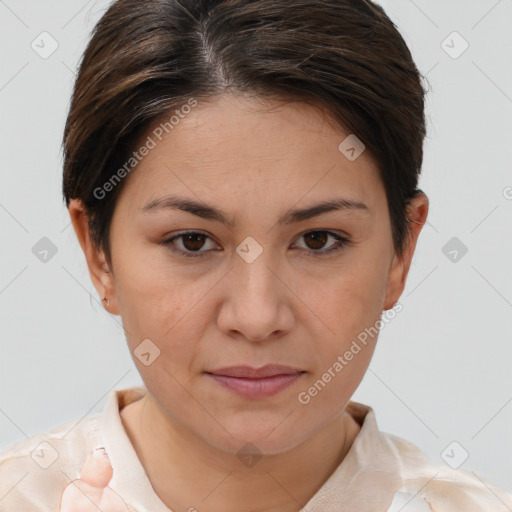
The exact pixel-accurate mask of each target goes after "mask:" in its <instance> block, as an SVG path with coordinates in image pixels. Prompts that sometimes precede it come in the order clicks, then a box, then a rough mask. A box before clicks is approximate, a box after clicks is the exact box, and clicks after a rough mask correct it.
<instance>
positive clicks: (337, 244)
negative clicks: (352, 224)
mask: <svg viewBox="0 0 512 512" xmlns="http://www.w3.org/2000/svg"><path fill="white" fill-rule="evenodd" d="M301 238H303V239H304V241H305V243H306V250H307V252H308V253H310V255H311V256H327V255H329V254H331V253H335V252H337V251H340V250H341V249H344V248H345V246H346V245H350V240H349V239H348V238H345V237H343V236H341V235H338V234H337V233H333V232H332V231H325V230H324V231H322V230H317V231H308V232H307V233H304V234H302V235H301ZM329 238H332V239H334V243H333V244H331V245H329V246H328V248H327V249H324V250H322V248H323V247H324V246H325V245H326V244H327V243H328V240H329Z"/></svg>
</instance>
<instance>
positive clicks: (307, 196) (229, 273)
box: [69, 94, 428, 512]
mask: <svg viewBox="0 0 512 512" xmlns="http://www.w3.org/2000/svg"><path fill="white" fill-rule="evenodd" d="M263 107H272V110H268V108H263ZM165 118H166V119H168V116H165ZM160 121H161V120H156V121H155V122H154V123H153V125H152V126H151V127H149V129H148V131H147V133H146V134H144V136H143V137H142V138H141V143H143V141H145V140H146V137H147V135H149V134H151V132H152V130H153V129H154V128H155V127H156V126H158V124H159V122H160ZM329 121H330V118H329V117H328V116H327V115H326V114H325V113H324V112H321V111H319V110H318V109H314V108H313V107H311V106H309V105H306V104H303V103H292V104H283V103H282V102H277V101H275V100H271V99H269V98H267V99H266V100H265V103H263V101H262V100H259V101H258V100H255V99H254V98H249V97H246V96H242V95H234V94H225V95H223V96H221V97H217V98H215V99H212V100H209V101H208V102H205V101H201V102H199V103H198V105H197V106H196V107H195V108H194V109H193V110H192V112H191V113H190V114H188V115H187V116H186V117H185V118H184V119H182V120H181V121H180V122H179V124H178V125H176V126H175V127H174V129H173V130H172V132H170V133H169V135H166V137H165V138H164V139H163V140H162V141H161V142H159V143H158V144H157V146H156V147H155V148H154V149H152V150H151V151H150V152H149V154H148V155H147V156H146V157H144V159H143V160H142V161H141V162H140V163H139V164H138V166H137V168H136V170H134V171H132V172H131V174H129V175H128V176H127V177H126V178H124V179H126V180H127V181H126V183H124V188H123V190H122V192H121V194H120V196H119V199H118V204H117V205H116V209H115V211H114V216H113V221H112V226H111V231H110V236H111V247H112V266H111V267H110V273H105V272H104V269H105V268H107V262H106V260H105V256H104V254H103V253H102V251H100V250H98V249H97V248H95V247H94V245H93V244H92V243H91V238H90V233H89V229H88V225H87V217H86V214H85V212H84V209H83V207H82V205H81V204H80V202H78V201H73V202H72V203H71V204H70V207H69V213H70V216H71V220H72V222H73V226H74V229H75V232H76V234H77V237H78V240H79V242H80V244H81V247H82V249H83V251H84V254H85V256H86V260H87V264H88V268H89V272H90V275H91V279H92V281H93V283H94V286H95V287H96V289H97V291H98V294H99V295H100V297H101V298H103V297H108V298H110V305H109V306H106V307H107V309H108V311H109V312H110V313H111V314H114V315H120V316H121V317H122V321H123V325H124V328H125V332H126V338H127V342H128V345H129V348H130V351H131V352H132V354H133V351H134V350H135V349H136V348H137V346H138V345H139V344H140V343H141V341H142V340H144V339H147V338H149V339H151V340H152V342H153V343H154V344H155V345H156V346H158V348H159V350H160V356H159V357H158V358H156V359H155V360H154V361H153V362H152V363H151V364H150V365H149V366H145V365H144V364H142V363H141V362H140V361H139V359H138V358H137V357H134V362H135V364H136V366H137V368H138V370H139V372H140V374H141V377H142V379H143V381H144V384H145V386H146V387H147V389H148V391H149V393H148V394H147V395H146V397H145V398H143V399H141V400H139V401H137V402H134V403H132V404H130V405H128V406H127V407H125V408H124V409H123V410H122V411H121V418H122V421H123V424H124V426H125V429H126V431H127V433H128V435H129V437H130V439H131V441H132V443H133V445H134V447H135V450H136V452H137V454H138V456H139V458H140V460H141V462H142V464H143V466H144V468H145V470H146V473H147V474H148V477H149V479H150V481H151V484H152V486H153V488H154V490H155V492H156V493H157V494H158V495H159V497H160V499H161V500H162V501H163V502H164V503H165V504H166V505H167V506H168V507H169V508H171V509H172V510H173V511H175V512H178V511H180V512H181V511H188V510H190V509H191V508H192V507H195V508H196V509H197V510H200V511H201V512H220V511H222V512H234V511H239V510H248V511H251V512H256V511H267V512H272V511H275V512H277V511H279V512H288V511H289V512H292V511H298V510H300V508H301V507H302V506H304V505H305V504H306V503H307V501H308V500H309V499H310V498H311V497H312V496H313V495H314V494H315V493H316V492H317V491H318V489H319V488H320V487H321V486H322V485H323V484H324V483H325V481H326V480H327V478H328V477H329V476H330V475H331V474H332V472H333V471H334V470H335V469H336V467H337V466H338V465H339V464H340V463H341V461H342V460H343V458H344V457H345V455H346V453H347V452H348V450H349V449H350V446H351V445H352V443H353V441H354V439H355V437H356V436H357V434H358V433H359V429H360V426H359V425H358V424H357V423H356V422H355V421H354V419H353V418H352V417H351V416H350V415H349V414H348V413H346V411H345V407H346V405H347V403H348V402H349V400H350V398H351V396H352V394H353V393H354V391H355V390H356V388H357V387H358V385H359V383H360V382H361V380H362V378H363V376H364V374H365V372H366V370H367V368H368V366H369V363H370V360H371V357H372V354H373V352H374V349H375V344H376V341H377V338H378V336H374V337H373V338H371V337H369V338H368V343H367V345H366V346H365V347H364V348H363V350H361V352H359V353H358V354H357V356H354V358H353V359H352V360H351V361H350V362H349V363H348V364H347V365H346V366H345V367H344V368H343V371H341V372H339V373H338V374H337V375H336V377H335V378H333V379H332V380H331V382H329V383H328V384H327V385H326V386H325V387H324V388H323V389H322V391H321V392H319V393H318V395H317V396H315V397H314V398H312V400H311V401H310V403H308V404H307V405H303V404H301V403H300V402H299V401H298V395H299V393H300V392H303V391H307V390H308V388H309V387H311V386H312V385H313V384H314V383H315V382H316V381H318V379H320V378H321V376H322V374H323V373H324V372H325V371H327V369H328V368H329V367H332V365H333V363H334V362H335V361H336V360H337V357H338V356H339V355H343V354H344V353H345V351H346V350H348V349H349V348H350V346H351V344H352V342H353V340H355V339H356V337H357V335H358V334H359V333H361V332H362V331H364V329H365V328H369V327H372V326H374V325H375V323H376V322H377V321H378V320H379V318H380V316H381V313H382V312H383V311H384V310H386V309H390V308H392V307H393V305H394V304H395V303H396V302H397V301H398V299H399V297H400V295H401V293H402V291H403V289H404V286H405V282H406V278H407V274H408V272H409V267H410V263H411V259H412V256H413V253H414V249H415V246H416V241H417V238H418V235H419V233H420V231H421V229H422V226H423V224H424V222H425V221H426V218H427V214H428V199H427V197H426V196H425V195H424V194H421V193H420V194H418V195H417V196H415V197H414V198H413V200H412V202H411V204H410V206H409V208H408V215H409V217H410V218H411V219H413V220H415V221H416V223H412V224H411V228H412V231H411V236H410V238H409V239H408V241H407V245H406V248H405V251H404V252H403V254H402V256H400V257H398V256H397V255H396V254H395V251H394V248H393V243H392V237H391V224H390V218H389V213H388V206H387V201H386V195H385V190H384V187H383V184H382V182H381V180H380V178H379V175H378V172H377V168H376V164H375V162H374V160H373V158H372V157H371V155H370V154H369V152H368V151H365V152H363V153H362V155H361V156H359V158H357V159H356V160H355V161H349V160H348V159H347V158H346V157H345V156H344V155H343V154H342V153H341V152H340V151H339V149H338V146H339V144H340V143H341V142H342V141H343V140H344V139H345V138H346V137H347V135H348V133H346V132H345V131H343V130H342V129H341V128H340V127H339V126H337V125H335V124H334V123H332V122H329ZM137 147H138V146H137ZM170 193H172V194H176V195H180V196H183V197H186V198H190V199H193V200H199V201H201V202H204V203H208V204H209V205H214V206H216V207H217V208H221V209H222V210H224V211H225V212H226V214H227V216H228V218H230V219H232V220H233V221H234V223H235V225H234V227H233V228H229V227H227V226H225V225H223V224H221V223H219V222H216V221H213V220H206V219H201V218H199V217H196V216H195V215H193V214H191V213H187V212H184V211H179V210H174V209H167V210H161V211H158V212H153V213H146V214H144V213H142V212H141V208H142V207H143V206H144V205H145V204H146V202H147V201H149V200H151V199H154V198H155V197H158V196H162V195H166V194H170ZM338 197H344V198H351V199H355V200H358V201H361V202H363V203H365V204H366V205H367V206H368V208H369V213H364V212H363V211H361V210H345V211H333V212H329V213H324V214H322V215H320V216H317V217H315V218H311V219H308V220H304V221H301V222H299V223H294V224H290V225H282V226H281V225H278V224H277V219H278V217H279V216H280V215H281V214H283V213H284V212H285V211H287V210H288V209H290V208H298V207H307V206H311V205H313V204H316V203H317V202H320V201H324V200H327V199H332V198H338ZM183 230H194V231H199V232H200V233H201V234H204V235H207V237H206V238H202V239H201V238H199V239H196V240H195V241H190V240H189V241H188V242H187V240H186V239H184V238H181V239H178V240H176V241H175V242H174V245H172V244H171V245H170V246H167V247H165V246H162V245H160V244H159V242H161V241H162V240H164V239H166V238H169V237H170V235H174V234H177V233H178V232H180V231H183ZM322 230H323V232H324V236H325V238H323V239H320V241H319V242H318V241H316V242H315V239H314V238H312V237H311V233H310V232H311V231H322ZM325 231H333V232H335V233H338V234H341V235H344V236H346V237H348V238H349V240H350V241H351V243H350V244H348V245H345V246H343V247H342V248H341V250H340V251H338V252H333V253H331V254H326V255H325V256H318V257H315V256H314V254H313V253H315V251H316V253H318V252H321V251H324V252H325V251H326V250H327V249H329V248H331V247H335V246H336V240H335V239H334V238H332V237H327V236H326V235H325ZM249 236H250V237H252V238H254V239H255V240H256V241H257V243H258V244H259V245H260V246H261V248H262V250H263V252H262V253H261V254H260V255H259V257H258V258H257V259H256V260H255V261H253V262H251V263H248V262H247V261H246V260H244V259H243V258H242V257H240V256H239V255H238V253H237V252H236V248H237V247H238V246H239V245H240V244H241V243H242V242H243V241H244V240H245V239H246V237H249ZM208 237H209V238H208ZM172 247H174V249H175V250H177V251H179V250H181V251H184V252H187V250H188V252H193V251H194V249H196V250H199V251H200V252H202V253H203V254H204V255H203V256H201V257H197V258H193V257H185V256H181V255H179V254H178V253H173V252H171V248H172ZM216 249H217V250H216ZM266 363H281V364H286V365H289V366H293V367H295V368H299V369H301V370H304V371H305V373H304V374H303V375H302V376H301V377H300V378H299V379H298V380H297V381H295V382H294V383H293V384H292V385H291V386H289V387H288V388H286V389H285V390H284V391H281V392H280V393H278V394H277V395H274V396H272V397H269V398H265V399H258V400H250V399H245V398H242V397H240V396H239V395H237V394H235V393H233V392H232V391H230V390H227V389H226V388H224V387H222V386H221V385H219V384H218V383H216V382H214V381H213V380H212V379H211V378H210V377H209V376H208V375H206V374H205V373H204V372H205V371H211V370H213V369H216V368H220V367H225V366H234V365H240V364H248V365H251V366H255V367H259V366H262V365H264V364H266ZM247 442H251V443H253V444H254V445H256V446H257V448H258V450H259V452H260V453H261V454H262V458H261V459H260V460H259V461H258V462H257V463H256V464H255V465H253V466H252V467H247V466H246V465H244V464H242V462H241V461H240V459H239V458H238V457H237V452H238V451H239V450H240V449H241V448H242V447H243V446H244V445H245V443H247ZM248 504H250V505H248Z"/></svg>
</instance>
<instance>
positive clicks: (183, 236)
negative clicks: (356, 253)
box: [159, 229, 351, 258]
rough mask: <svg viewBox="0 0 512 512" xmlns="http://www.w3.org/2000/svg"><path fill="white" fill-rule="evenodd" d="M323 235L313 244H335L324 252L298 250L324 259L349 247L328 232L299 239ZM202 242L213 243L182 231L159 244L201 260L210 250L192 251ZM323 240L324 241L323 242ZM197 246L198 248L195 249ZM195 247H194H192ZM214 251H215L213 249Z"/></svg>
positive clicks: (342, 238)
mask: <svg viewBox="0 0 512 512" xmlns="http://www.w3.org/2000/svg"><path fill="white" fill-rule="evenodd" d="M318 234H323V235H325V236H323V237H322V236H321V237H320V240H318V236H316V237H315V236H313V242H314V243H317V244H318V243H319V244H320V245H325V244H326V243H327V241H328V240H329V238H332V239H334V240H335V243H334V244H332V245H331V246H330V247H329V248H328V249H326V250H318V249H312V250H310V249H309V248H307V247H306V248H305V249H303V248H301V249H300V250H302V251H304V252H305V253H308V256H313V257H325V256H328V255H331V254H334V253H337V252H340V251H341V250H343V249H344V248H345V247H347V246H350V245H351V240H350V239H349V238H347V237H346V236H342V235H340V234H338V233H336V232H333V231H328V230H320V229H316V230H312V231H306V232H304V233H302V234H301V235H300V236H299V238H303V237H306V236H308V235H318ZM203 240H210V241H212V242H213V240H212V238H211V237H209V236H208V235H206V234H205V233H202V232H200V231H184V232H181V233H178V234H176V235H173V236H171V237H167V238H165V239H164V240H162V241H161V242H159V244H160V245H162V246H164V247H166V248H167V249H169V250H170V251H171V252H173V253H175V254H178V255H179V256H183V257H185V258H202V257H205V256H206V255H208V254H209V253H210V252H211V249H210V250H208V251H201V250H194V249H202V248H203V245H202V242H203ZM324 240H325V241H324ZM176 241H181V243H182V245H183V244H184V243H187V244H190V245H192V246H193V247H192V250H191V249H190V247H188V248H187V247H186V246H185V245H183V248H182V249H180V248H177V247H176ZM197 245H199V246H200V247H197ZM194 246H195V247H194ZM214 250H215V249H214Z"/></svg>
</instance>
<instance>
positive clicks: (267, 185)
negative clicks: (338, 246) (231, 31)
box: [125, 94, 384, 204]
mask: <svg viewBox="0 0 512 512" xmlns="http://www.w3.org/2000/svg"><path fill="white" fill-rule="evenodd" d="M349 135H350V134H349V133H347V132H346V131H345V130H343V129H342V128H341V127H338V126H336V124H335V123H334V122H333V121H332V119H331V118H330V117H329V116H328V115H327V114H326V113H325V112H323V111H321V110H320V109H318V108H315V107H313V106H311V105H308V104H306V103H299V102H294V103H284V102H283V101H279V100H270V99H269V100H261V99H256V98H247V97H244V96H241V95H232V94H228V95H224V96H220V97H216V98H214V99H209V100H208V101H204V100H201V101H200V100H198V101H197V104H196V106H194V107H193V108H190V109H184V110H182V111H179V110H178V112H176V111H172V112H169V113H166V114H165V115H162V116H160V117H159V118H158V119H155V120H154V121H153V122H152V123H151V125H150V126H149V127H148V129H147V130H146V131H145V133H144V134H143V135H142V136H141V137H140V139H139V141H138V144H137V145H136V149H137V148H140V147H142V146H144V145H148V146H152V149H151V150H150V151H149V152H148V153H147V155H146V156H144V157H143V158H142V159H141V160H140V162H139V163H138V164H137V166H136V168H135V170H134V171H133V172H132V173H131V175H130V176H129V180H128V181H129V182H131V183H125V188H127V189H129V190H128V194H129V195H130V196H131V199H132V201H131V202H133V203H139V204H140V203H142V202H143V201H147V199H148V197H149V196H151V195H155V193H156V192H165V191H168V192H174V191H175V190H176V189H179V190H181V191H186V192H188V194H189V195H190V194H196V195H198V196H200V195H201V194H208V195H209V196H211V195H217V194H220V195H223V194H226V193H227V194H229V193H231V194H233V193H236V194H238V195H243V196H244V197H245V199H248V198H249V196H251V197H254V196H255V195H256V196H258V195H259V196H261V197H263V198H264V199H267V200H268V199H270V198H274V199H276V200H279V199H283V196H285V197H286V198H287V199H288V200H289V201H292V200H293V201H298V200H299V199H300V198H301V197H302V196H306V195H308V196H309V197H311V199H312V200H313V199H315V196H317V197H318V196H322V195H325V193H328V192H330V191H331V190H333V188H334V189H338V190H339V191H340V192H341V191H343V192H345V194H344V195H345V196H351V197H353V198H354V199H358V198H362V197H363V196H364V198H365V202H367V203H368V202H370V203H371V202H376V201H378V199H379V195H382V194H384V190H383V187H382V185H381V182H380V176H379V173H378V169H377V166H376V164H375V161H374V159H373V158H372V156H371V155H370V154H369V153H368V152H367V151H363V153H362V154H361V155H360V156H359V157H358V158H357V159H355V160H353V161H351V160H349V159H348V158H347V157H346V156H345V154H344V153H343V152H342V151H340V148H339V147H340V144H341V143H343V141H344V140H346V139H347V137H348V136H349Z"/></svg>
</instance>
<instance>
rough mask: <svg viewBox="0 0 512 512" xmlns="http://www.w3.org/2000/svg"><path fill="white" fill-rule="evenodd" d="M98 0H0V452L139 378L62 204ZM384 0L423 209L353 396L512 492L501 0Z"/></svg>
mask: <svg viewBox="0 0 512 512" xmlns="http://www.w3.org/2000/svg"><path fill="white" fill-rule="evenodd" d="M108 3H109V2H106V1H90V2H84V1H83V0H66V1H64V0H60V1H51V2H50V1H47V2H44V1H35V0H34V1H24V0H0V43H1V48H2V50H1V51H2V65H1V68H0V109H1V118H0V119H1V123H0V130H1V132H0V140H1V144H2V151H1V155H0V184H1V186H0V227H1V233H2V241H1V247H2V249H1V252H0V258H1V259H0V263H1V264H0V315H1V316H0V337H1V352H0V432H1V434H0V449H1V448H4V447H7V446H8V445H9V444H11V443H13V442H15V441H18V440H21V439H23V438H24V437H26V436H31V435H33V434H35V433H38V432H42V431H44V430H47V429H49V428H52V427H54V426H57V425H59V424H61V423H63V422H65V421H69V420H71V419H78V418H81V417H83V416H84V415H86V414H93V413H96V412H100V411H101V410H102V409H103V407H104V405H105V400H106V396H107V394H108V393H109V391H110V390H112V389H119V388H122V387H127V386H131V385H136V384H141V380H140V377H139V376H138V373H137V370H136V368H135V365H134V364H133V362H132V360H131V357H130V354H129V351H128V350H127V348H126V342H125V339H124V335H123V331H122V328H121V325H120V323H119V322H120V318H119V317H115V316H111V315H110V314H109V313H107V312H106V311H105V310H104V309H103V307H102V305H101V302H100V298H98V297H97V294H96V291H95V289H94V287H93V285H92V283H91V281H90V278H89V274H88V272H87V267H86V264H85V259H84V257H83V253H82V252H81V249H80V246H79V244H78V242H77V241H76V238H75V235H74V232H73V230H72V227H71V226H70V223H69V216H68V213H67V210H66V209H65V207H64V205H63V201H62V199H61V166H62V159H61V153H60V141H61V136H62V131H63V127H64V123H65V116H66V113H67V108H68V103H69V99H70V94H71V88H72V84H73V80H74V73H75V69H76V65H77V63H78V59H79V57H80V55H81V53H82V52H83V50H84V48H85V45H86V43H87V40H88V36H89V32H90V30H91V29H92V27H93V26H94V24H95V23H96V21H97V20H98V19H99V18H100V16H101V15H102V13H103V12H104V10H105V8H106V6H107V5H108ZM381 3H382V4H383V5H384V7H385V8H386V9H387V12H388V14H389V16H390V17H391V19H392V20H393V21H394V22H395V23H396V24H397V26H398V28H399V29H400V31H401V33H402V34H403V36H404V38H405V39H406V41H407V43H408V44H409V47H410V49H411V51H412V53H413V57H414V59H415V61H416V62H417V65H418V67H419V69H420V71H421V72H422V73H423V74H426V75H427V78H428V82H429V87H430V92H429V94H428V99H427V117H428V122H429V126H428V130H429V131H428V137H427V140H426V143H425V161H424V166H423V175H422V178H421V182H420V187H421V188H422V189H423V190H424V191H425V192H426V193H427V195H428V196H429V198H430V213H429V219H428V225H427V226H425V228H424V229H423V232H422V234H421V236H420V240H419V243H418V247H417V252H416V255H415V257H414V260H413V264H412V267H411V271H410V274H409V278H408V283H407V287H406V289H405V291H404V293H403V295H402V297H401V300H400V302H401V303H402V304H403V311H402V312H401V313H399V314H398V315H397V317H396V318H395V319H394V320H393V321H392V322H391V323H390V324H388V325H386V326H385V327H384V328H383V329H382V331H381V334H380V339H379V343H378V345H377V350H376V352H375V355H374V358H373V360H372V362H371V365H370V368H369V370H368V372H367V374H366V376H365V378H364V380H363V382H362V383H361V385H360V387H359V389H358V390H357V392H356V393H355V395H354V396H353V399H354V400H356V401H360V402H363V403H366V404H369V405H371V406H372V407H373V408H374V410H375V412H376V415H377V421H378V423H379V425H380V428H381V429H382V430H384V431H386V432H390V433H393V434H395V435H398V436H400V437H403V438H406V439H408V440H410V441H412V442H414V443H415V444H416V445H418V446H419V447H420V448H421V449H422V450H423V451H425V452H426V453H427V454H428V456H429V457H431V458H433V459H435V460H438V461H440V462H442V458H441V453H442V452H443V451H444V450H445V448H446V447H447V446H448V445H450V443H452V442H453V441H457V442H458V443H459V444H460V447H459V446H458V445H457V446H456V447H455V449H454V452H453V456H454V457H455V458H459V457H461V454H463V453H464V452H463V451H462V450H466V451H467V452H468V453H469V458H468V459H467V460H466V461H465V463H464V464H463V465H462V466H461V468H462V469H465V470H468V471H475V472H476V473H477V474H478V475H480V476H481V477H483V478H486V479H488V480H490V481H491V482H492V483H495V484H496V485H498V486H499V487H502V488H504V489H506V490H508V491H509V492H512V403H511V402H512V371H511V362H512V343H511V341H512V339H511V337H512V336H511V335H512V272H511V270H510V262H511V261H512V259H511V255H512V237H511V234H512V229H511V225H512V171H511V162H512V122H511V121H512V65H511V63H512V30H511V28H512V27H511V24H512V0H500V1H496V0H472V1H468V0H458V1H454V0H448V1H447V0H435V1H432V0H429V1H427V0H415V1H413V0H388V1H386V2H381ZM43 31H46V32H48V33H49V34H51V37H53V38H54V39H55V40H56V41H57V43H58V48H57V50H56V51H55V52H54V53H53V54H52V55H51V56H49V57H48V58H46V59H43V58H42V57H41V56H40V55H39V54H38V53H36V51H34V50H33V49H32V47H31V44H32V41H34V40H35V41H36V43H37V41H40V38H39V39H38V36H39V34H41V32H43ZM454 31H457V32H458V33H459V34H460V35H461V37H462V38H464V40H466V41H467V42H468V43H469V48H468V49H467V50H466V51H465V52H464V53H462V54H461V55H458V54H459V53H460V51H461V50H462V49H463V48H464V47H463V46H462V45H463V40H462V39H460V38H459V37H458V36H453V35H450V34H452V33H453V32H454ZM447 38H448V39H447ZM443 41H446V42H445V43H444V44H443ZM40 44H41V43H40ZM450 47H451V48H450ZM45 48H46V49H49V48H51V47H50V42H49V40H46V44H45ZM445 50H446V51H445ZM447 51H448V52H450V53H451V54H452V56H450V55H449V54H448V53H447ZM454 56H456V57H457V58H454ZM43 237H47V238H48V239H49V240H51V242H52V243H53V244H54V245H55V247H56V250H57V252H56V254H55V255H54V256H53V257H50V256H51V253H50V255H49V256H48V261H47V262H46V263H44V262H42V261H40V259H38V258H37V257H36V256H35V254H34V253H33V247H34V246H36V244H37V243H38V242H39V241H40V240H41V238H43ZM453 237H456V240H455V241H452V242H450V240H451V239H452V238H453ZM446 244H449V245H448V246H447V245H446ZM452 244H455V245H452ZM462 244H463V245H464V246H465V247H467V250H468V251H467V253H466V254H464V255H462V252H461V248H462V247H463V246H462ZM36 247H37V246H36ZM454 249H455V250H457V251H458V253H457V254H458V256H457V260H456V261H453V258H454V255H455V253H453V252H452V253H451V254H450V251H453V250H454ZM449 451H450V450H449ZM452 460H453V457H452Z"/></svg>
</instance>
